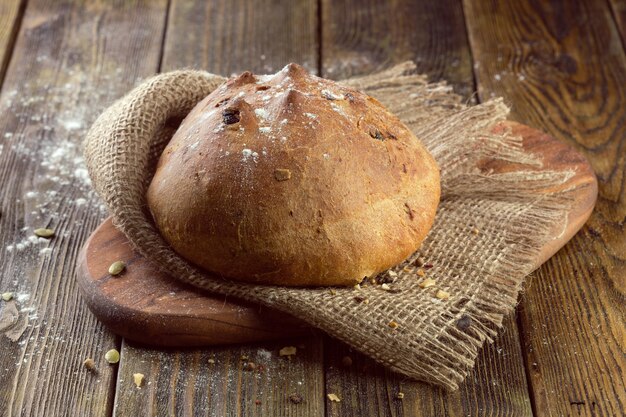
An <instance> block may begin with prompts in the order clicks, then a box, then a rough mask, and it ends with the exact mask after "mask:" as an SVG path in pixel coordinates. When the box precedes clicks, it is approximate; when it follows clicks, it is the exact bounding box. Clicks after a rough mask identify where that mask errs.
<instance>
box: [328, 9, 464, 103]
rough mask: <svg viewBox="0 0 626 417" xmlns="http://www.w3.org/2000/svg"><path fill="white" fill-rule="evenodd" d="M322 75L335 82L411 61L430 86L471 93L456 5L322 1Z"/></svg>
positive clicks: (460, 12) (461, 15)
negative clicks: (444, 83) (441, 84)
mask: <svg viewBox="0 0 626 417" xmlns="http://www.w3.org/2000/svg"><path fill="white" fill-rule="evenodd" d="M321 5H322V9H321V12H322V13H321V14H322V36H321V39H322V75H323V76H324V77H327V78H332V79H341V78H347V77H349V76H352V75H357V74H369V73H373V72H376V71H378V70H382V69H385V68H388V67H391V66H392V65H394V64H397V63H400V62H404V61H408V60H412V61H415V63H416V64H417V70H418V72H420V73H424V74H428V75H429V76H430V78H431V80H432V81H439V80H446V81H448V82H449V83H450V84H452V85H453V86H454V89H455V91H456V92H457V93H458V94H460V95H461V96H463V97H465V98H467V99H470V98H471V96H472V94H473V93H474V83H473V77H472V67H471V65H472V64H471V56H470V51H469V47H468V43H467V37H466V33H465V23H464V20H463V9H462V7H461V0H442V1H415V0H393V1H379V0H365V1H354V0H352V1H351V0H341V1H335V0H322V2H321Z"/></svg>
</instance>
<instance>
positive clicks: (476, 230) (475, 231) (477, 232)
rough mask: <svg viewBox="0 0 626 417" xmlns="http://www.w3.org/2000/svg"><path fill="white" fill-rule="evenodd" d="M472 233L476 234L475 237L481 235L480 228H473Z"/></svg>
mask: <svg viewBox="0 0 626 417" xmlns="http://www.w3.org/2000/svg"><path fill="white" fill-rule="evenodd" d="M472 233H473V234H475V235H477V234H479V233H480V230H478V228H477V227H475V228H473V229H472Z"/></svg>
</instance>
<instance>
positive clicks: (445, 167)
mask: <svg viewBox="0 0 626 417" xmlns="http://www.w3.org/2000/svg"><path fill="white" fill-rule="evenodd" d="M224 80H225V79H224V78H222V77H220V76H216V75H213V74H209V73H206V72H201V71H191V70H183V71H174V72H170V73H166V74H161V75H157V76H155V77H153V78H151V79H149V80H147V81H145V82H143V83H142V84H141V85H139V86H138V87H137V88H135V89H134V90H133V91H131V92H130V93H129V94H128V95H126V96H125V97H123V98H122V99H120V100H119V101H117V102H116V103H114V104H113V105H112V106H111V107H110V108H108V109H107V110H106V111H105V112H104V113H103V114H102V115H101V116H100V117H99V118H98V119H97V121H96V122H95V123H94V125H93V126H92V128H91V130H90V131H89V133H88V135H87V139H86V144H85V155H86V160H87V164H88V169H89V174H90V176H91V179H92V182H93V184H94V186H95V188H96V190H97V191H98V193H99V194H100V196H101V197H102V198H103V199H104V200H105V202H106V204H107V206H108V208H109V210H110V212H111V214H112V215H113V217H114V221H115V224H116V225H117V227H118V228H119V229H120V230H121V231H122V232H123V233H124V234H125V235H126V236H127V237H128V239H129V240H130V241H131V242H132V244H133V245H134V246H135V247H136V248H137V249H138V250H139V251H140V252H141V253H142V254H143V255H144V256H146V257H148V258H149V259H150V260H152V261H153V262H155V263H156V264H158V265H160V266H161V267H162V268H164V269H165V270H167V271H169V272H170V273H171V274H172V275H173V276H174V277H177V278H178V279H180V280H182V281H185V282H188V283H191V284H193V285H196V286H198V287H201V288H204V289H207V290H209V291H213V292H216V293H221V294H228V295H231V296H235V297H240V298H242V299H246V300H250V301H254V302H257V303H261V304H264V305H267V306H271V307H273V308H276V309H279V310H282V311H285V312H287V313H289V314H292V315H294V316H296V317H299V318H301V319H303V320H305V321H306V322H308V323H310V324H311V325H313V326H316V327H318V328H320V329H322V330H324V331H325V332H327V333H329V334H330V335H332V336H334V337H336V338H338V339H340V340H343V341H344V342H346V343H347V344H349V345H350V346H352V347H353V348H354V349H356V350H358V351H361V352H363V353H365V354H366V355H368V356H370V357H372V358H374V359H375V360H377V361H379V362H381V363H383V364H386V365H387V366H389V367H390V368H392V369H393V370H395V371H397V372H400V373H402V374H405V375H407V376H410V377H413V378H415V379H419V380H423V381H427V382H430V383H433V384H437V385H440V386H443V387H446V388H448V389H451V390H454V389H456V388H457V387H458V384H459V383H460V382H461V381H462V380H463V379H464V377H465V376H466V375H467V373H468V372H469V370H470V369H471V368H472V366H473V364H474V361H475V359H476V356H477V354H478V350H479V349H480V347H481V346H482V345H483V343H484V342H485V341H492V338H493V337H494V336H495V335H496V333H497V330H498V328H499V327H500V326H501V323H502V320H503V317H504V315H505V314H507V313H509V312H510V311H511V310H512V309H513V308H514V306H515V304H516V300H517V295H518V292H519V290H520V287H521V284H522V282H523V279H524V277H525V276H526V275H527V274H529V273H530V272H532V269H533V267H534V261H535V259H536V258H537V254H538V253H539V250H540V248H541V246H542V244H543V243H545V242H546V241H547V239H549V238H550V236H554V233H555V231H556V233H557V234H558V233H559V230H563V228H564V227H565V219H566V211H567V210H568V205H569V204H570V200H569V198H568V196H567V195H565V194H552V195H549V194H548V195H546V194H542V195H541V194H539V193H538V192H537V190H541V189H546V188H548V187H549V186H552V185H556V184H562V183H563V182H565V181H566V180H567V179H568V178H569V176H571V174H572V173H568V172H550V171H545V170H541V171H535V172H533V171H532V170H531V169H529V170H528V171H527V172H523V171H522V172H520V171H516V172H514V173H501V174H495V173H490V172H483V171H481V170H479V169H478V168H477V165H478V162H479V161H480V160H483V159H485V158H489V159H502V160H506V161H510V162H515V163H520V164H524V165H525V166H528V167H533V166H534V167H536V166H537V165H539V164H540V163H539V161H538V160H537V159H536V158H534V157H533V156H532V155H529V154H527V153H525V152H523V150H522V149H521V139H520V138H517V137H513V136H512V135H510V133H509V132H506V131H504V132H501V133H498V134H495V133H493V132H492V127H493V126H494V125H495V124H496V123H498V122H500V121H502V120H504V118H505V117H506V115H507V113H508V108H507V107H506V106H505V105H504V104H503V102H502V100H499V99H497V100H492V101H489V102H486V103H484V104H480V105H476V106H467V105H465V104H464V103H463V102H462V100H461V98H460V97H459V96H457V95H455V94H454V93H453V92H452V90H451V88H450V87H449V86H447V85H445V84H444V83H434V84H430V83H428V82H427V80H426V78H425V77H424V76H421V75H417V74H414V65H413V64H412V63H410V62H407V63H404V64H401V65H399V66H396V67H393V68H391V69H389V70H386V71H383V72H380V73H377V74H374V75H371V76H366V77H362V78H355V79H350V80H346V81H343V83H344V84H348V85H350V86H352V87H356V88H358V89H361V90H363V91H365V92H366V93H368V94H369V95H371V96H373V97H375V98H377V99H378V100H379V101H381V102H382V103H383V104H385V105H386V106H387V107H388V108H389V109H390V110H391V111H392V112H393V113H395V114H396V115H398V116H399V117H400V119H402V120H403V121H404V122H405V123H406V124H407V125H408V126H409V127H410V128H411V129H412V131H413V132H414V133H415V135H416V136H417V137H418V138H420V139H421V140H422V141H423V142H424V144H425V145H426V147H427V148H428V149H429V150H430V152H431V153H432V155H433V156H434V157H435V159H436V160H437V162H438V163H439V166H440V167H441V174H442V175H441V176H442V200H441V204H440V206H439V209H438V213H437V217H436V220H435V224H434V226H433V228H432V230H431V232H430V234H429V235H428V238H427V239H426V241H425V242H424V244H423V246H422V247H421V248H420V251H419V253H416V254H414V255H413V256H412V257H411V258H410V259H409V260H407V262H405V263H403V264H401V265H398V266H397V267H396V268H394V271H395V272H396V273H397V275H398V278H397V279H396V282H394V283H393V289H394V291H385V290H383V289H381V287H380V286H376V285H370V284H365V285H363V286H362V288H361V289H353V288H335V289H333V290H332V291H331V290H330V289H329V288H285V287H279V286H262V285H249V284H241V283H236V282H229V281H225V280H223V279H220V278H218V277H215V276H211V275H210V274H207V273H205V272H203V271H200V270H198V269H197V268H195V267H194V266H192V265H190V264H189V263H187V262H186V261H185V260H184V259H182V258H181V257H179V256H178V255H177V254H176V253H175V252H174V251H173V250H172V249H171V248H170V247H169V246H168V245H167V243H166V242H165V241H164V240H163V239H162V237H161V236H160V235H159V232H158V231H157V230H156V228H155V226H154V224H153V222H152V219H151V217H150V215H149V213H148V212H147V210H146V202H145V192H146V188H147V185H148V184H149V182H150V179H151V178H152V175H153V173H154V166H155V162H156V160H157V158H158V156H159V155H160V153H161V151H162V150H163V148H164V146H165V145H166V143H167V141H168V140H169V138H170V137H171V135H172V134H173V132H174V131H175V127H176V125H177V123H179V122H180V120H181V118H183V117H184V116H185V115H186V114H187V113H188V112H189V111H190V110H191V109H192V108H193V107H194V105H195V104H196V103H197V102H199V101H200V100H201V99H202V98H204V97H205V96H206V95H207V94H209V93H210V92H211V91H212V90H213V89H215V88H216V87H217V86H219V85H220V84H221V83H222V82H223V81H224ZM472 231H473V232H472ZM477 231H478V233H476V232H477ZM418 256H420V257H422V258H423V259H424V260H425V262H426V263H427V264H428V265H427V267H430V266H431V265H432V267H431V268H430V269H427V274H426V277H429V278H431V279H434V280H435V281H436V285H434V286H433V287H429V288H422V287H420V285H419V284H420V283H421V282H423V280H424V279H425V277H421V276H419V275H418V274H416V272H417V267H416V266H415V265H414V264H413V261H414V260H416V258H417V257H418ZM438 291H445V292H447V293H449V295H450V296H449V298H448V299H440V298H437V297H436V296H435V295H436V294H437V292H438ZM440 295H441V294H440ZM355 297H357V300H356V301H355ZM443 298H445V297H443ZM363 299H367V300H368V301H369V302H358V301H359V300H363ZM460 319H462V320H461V322H460V323H459V320H460ZM393 322H395V323H397V327H396V326H395V325H394V323H393ZM390 324H391V325H390ZM460 324H461V325H460ZM468 324H469V326H468ZM394 327H395V328H394Z"/></svg>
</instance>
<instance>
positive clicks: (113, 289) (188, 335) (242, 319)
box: [77, 122, 598, 346]
mask: <svg viewBox="0 0 626 417" xmlns="http://www.w3.org/2000/svg"><path fill="white" fill-rule="evenodd" d="M505 128H512V129H513V134H516V135H519V136H521V137H523V139H524V141H523V146H524V149H525V150H526V151H528V152H529V153H532V154H535V155H537V156H539V157H540V158H541V159H542V161H543V167H542V168H537V170H563V171H564V170H570V169H573V170H575V175H574V176H573V177H572V178H571V179H570V180H569V181H568V182H567V183H566V184H563V185H561V186H560V187H559V188H558V189H567V188H570V187H572V186H574V185H584V187H580V188H578V189H577V190H576V192H575V195H574V198H575V204H574V205H573V208H572V210H571V211H570V212H569V214H568V226H567V230H566V232H565V233H564V234H561V235H560V236H559V237H556V238H554V239H553V240H552V241H550V242H548V243H547V244H546V245H545V247H544V248H543V250H542V252H541V253H540V255H539V256H538V257H537V260H536V262H535V265H536V267H539V266H540V265H541V264H542V263H544V262H545V261H546V260H547V259H548V258H550V257H551V256H552V255H554V254H555V253H556V252H557V251H558V250H559V249H560V248H561V247H563V245H565V243H567V241H568V240H569V239H571V238H572V236H574V234H576V232H577V231H578V230H579V229H580V228H581V227H582V225H583V224H584V223H585V221H587V219H588V218H589V215H590V214H591V211H592V210H593V207H594V205H595V202H596V198H597V190H598V187H597V181H596V177H595V174H594V173H593V170H592V169H591V167H590V165H589V163H588V162H587V160H586V159H585V158H584V157H583V156H582V155H581V154H579V153H578V152H576V151H575V150H574V149H573V148H572V147H570V146H569V145H567V144H565V143H562V142H559V141H558V140H556V139H554V138H552V137H550V136H548V135H546V134H544V133H542V132H540V131H538V130H536V129H532V128H530V127H528V126H524V125H521V124H518V123H514V122H505V123H503V124H501V125H499V126H497V127H496V130H498V129H505ZM479 167H480V168H481V169H483V170H492V171H494V172H511V171H515V170H520V169H522V166H520V165H516V164H511V163H509V162H504V161H494V160H485V161H482V162H481V164H480V166H479ZM523 168H524V169H528V167H527V166H525V167H523ZM549 191H557V190H555V189H552V190H543V192H549ZM555 234H556V233H555ZM118 260H122V261H124V262H125V263H126V265H127V269H126V271H125V272H124V273H123V274H122V275H120V276H119V277H112V276H111V275H109V273H108V269H109V266H110V265H111V264H112V263H113V262H115V261H118ZM78 263H79V264H78V274H77V275H78V282H79V285H80V288H81V290H82V293H83V296H84V298H85V300H86V302H87V305H88V306H89V308H90V309H91V311H92V312H93V313H94V314H95V315H96V317H97V318H98V319H99V320H101V321H102V322H103V323H104V324H105V325H106V326H107V327H108V328H109V329H111V330H112V331H113V332H114V333H117V334H119V335H121V336H123V337H125V338H127V339H130V340H134V341H137V342H141V343H146V344H149V345H158V346H206V345H218V344H228V343H243V342H250V341H258V340H268V339H277V338H284V337H289V336H295V335H302V334H304V333H307V332H312V331H313V330H312V329H311V328H309V327H307V326H306V325H305V324H304V323H302V322H300V321H299V320H297V319H296V318H294V317H291V316H289V315H287V314H285V313H281V312H278V311H274V310H271V309H268V308H267V307H261V306H258V305H254V304H251V303H248V302H244V301H241V300H236V299H233V298H230V297H225V296H222V295H215V294H209V293H207V292H204V291H201V290H198V289H196V288H193V287H190V286H188V285H185V284H183V283H181V282H179V281H178V280H176V279H174V278H172V277H170V276H168V275H167V274H165V273H162V272H160V271H158V270H157V269H156V268H155V267H154V266H153V265H152V264H151V263H150V262H149V261H148V260H147V259H146V258H143V257H142V256H141V255H139V254H138V253H136V252H135V251H133V250H132V249H131V247H130V244H129V242H128V240H127V239H126V237H125V236H124V235H123V234H122V233H121V232H119V231H118V230H117V229H116V228H115V226H113V224H112V222H111V219H107V220H106V221H105V222H104V223H103V224H102V225H100V227H98V228H97V229H96V230H95V231H94V232H93V234H92V235H91V237H90V238H89V240H88V241H87V242H86V243H85V246H84V247H83V250H82V252H81V254H80V256H79V260H78Z"/></svg>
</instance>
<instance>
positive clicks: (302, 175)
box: [147, 64, 440, 286]
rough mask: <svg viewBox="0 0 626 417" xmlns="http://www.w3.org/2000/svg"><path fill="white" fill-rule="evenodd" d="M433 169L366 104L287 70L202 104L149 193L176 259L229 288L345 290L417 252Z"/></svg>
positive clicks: (430, 214)
mask: <svg viewBox="0 0 626 417" xmlns="http://www.w3.org/2000/svg"><path fill="white" fill-rule="evenodd" d="M439 195H440V184H439V169H438V167H437V164H436V162H435V160H434V159H433V158H432V156H431V155H430V154H429V153H428V152H427V151H426V149H425V148H424V146H423V145H422V144H421V143H420V141H419V140H418V139H417V138H416V137H415V136H414V135H413V134H412V133H411V132H410V131H409V129H408V128H407V127H406V126H405V125H404V124H403V123H402V122H401V121H400V120H399V119H398V118H397V117H395V116H394V115H393V114H391V113H390V112H389V111H388V110H387V109H385V107H383V106H382V105H381V104H380V103H379V102H378V101H376V100H375V99H373V98H371V97H369V96H367V95H365V94H363V93H361V92H359V91H356V90H354V89H351V88H347V87H344V86H342V85H340V84H337V83H335V82H333V81H330V80H326V79H323V78H319V77H316V76H314V75H311V74H309V73H307V72H306V71H305V70H304V69H303V68H302V67H300V66H298V65H295V64H289V65H287V66H286V67H285V68H283V69H282V70H281V71H279V72H278V73H276V74H274V75H263V76H255V75H253V74H251V73H250V72H244V73H243V74H241V75H239V76H238V77H235V78H231V79H229V80H228V81H227V82H226V83H225V84H223V85H222V86H221V87H219V88H218V89H217V90H215V91H214V92H213V93H211V94H210V95H209V96H207V97H206V98H205V99H204V100H202V101H201V102H200V103H199V104H198V105H197V106H196V107H195V108H194V109H193V110H192V111H191V112H190V113H189V115H188V116H187V117H186V118H185V120H184V121H183V122H182V124H181V126H180V127H179V129H178V131H177V132H176V133H175V135H174V137H173V138H172V140H171V141H170V143H169V144H168V146H167V147H166V149H165V150H164V152H163V154H162V155H161V158H160V160H159V163H158V166H157V170H156V173H155V175H154V178H153V179H152V182H151V184H150V187H149V189H148V193H147V200H148V205H149V208H150V211H151V212H152V215H153V217H154V220H155V222H156V225H157V227H158V229H159V230H160V232H161V233H162V235H163V237H164V238H165V239H166V240H167V242H169V244H170V245H171V246H172V248H173V249H174V250H175V251H176V252H178V253H179V254H180V255H181V256H182V257H184V258H186V259H187V260H189V261H191V262H192V263H194V264H196V265H198V266H200V267H201V268H203V269H205V270H207V271H209V272H212V273H214V274H217V275H219V276H222V277H224V278H229V279H232V280H238V281H247V282H254V283H265V284H278V285H289V286H316V285H355V284H356V283H359V282H361V281H362V280H363V278H364V277H366V276H372V275H374V274H377V273H379V272H381V271H384V270H386V269H388V268H390V267H392V266H394V265H396V264H398V263H400V262H402V261H403V260H404V259H406V258H407V257H408V256H410V255H411V254H412V253H413V252H414V251H415V250H417V249H418V248H419V246H420V244H421V242H422V241H423V240H424V238H425V237H426V234H427V233H428V231H429V230H430V227H431V226H432V223H433V220H434V218H435V212H436V209H437V205H438V203H439Z"/></svg>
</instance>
